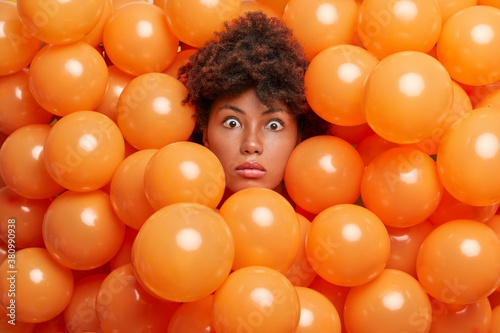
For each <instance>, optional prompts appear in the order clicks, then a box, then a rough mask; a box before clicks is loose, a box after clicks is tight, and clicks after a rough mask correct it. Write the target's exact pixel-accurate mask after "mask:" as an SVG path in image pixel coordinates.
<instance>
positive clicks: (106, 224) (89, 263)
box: [43, 190, 125, 270]
mask: <svg viewBox="0 0 500 333" xmlns="http://www.w3.org/2000/svg"><path fill="white" fill-rule="evenodd" d="M124 236H125V224H124V223H123V222H122V221H120V219H119V218H118V217H117V216H116V214H115V212H114V211H113V208H111V201H110V200H109V195H107V194H106V193H104V192H102V191H100V190H96V191H92V192H84V193H82V192H73V191H66V192H64V193H63V194H61V195H59V196H58V197H57V198H56V199H54V201H53V202H52V203H51V205H50V206H49V208H48V209H47V212H46V213H45V217H44V220H43V239H44V241H45V246H46V247H47V250H48V251H49V252H50V254H51V255H52V256H53V257H54V258H55V259H56V260H57V261H58V262H60V263H61V264H62V265H64V266H66V267H69V268H71V269H76V270H89V269H92V268H96V267H99V266H102V265H104V264H105V263H107V262H108V261H109V260H110V259H111V258H113V256H114V255H115V254H116V253H117V252H118V250H119V249H120V246H121V244H122V242H123V238H124Z"/></svg>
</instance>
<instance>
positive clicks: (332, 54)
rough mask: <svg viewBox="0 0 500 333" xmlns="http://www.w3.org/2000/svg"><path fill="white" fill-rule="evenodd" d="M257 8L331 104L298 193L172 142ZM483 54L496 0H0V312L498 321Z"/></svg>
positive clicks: (177, 319) (307, 147) (490, 80)
mask: <svg viewBox="0 0 500 333" xmlns="http://www.w3.org/2000/svg"><path fill="white" fill-rule="evenodd" d="M251 10H261V11H264V12H265V13H267V14H268V15H269V16H274V17H278V18H281V19H283V21H284V22H285V23H286V24H287V25H288V26H289V27H290V28H291V29H293V32H294V35H295V36H296V37H297V39H298V40H299V42H300V43H301V44H302V45H303V47H304V50H305V53H306V55H307V57H308V59H309V60H310V66H309V68H308V70H307V73H306V77H305V83H306V87H307V99H308V102H309V104H310V105H311V107H312V109H313V110H314V111H315V112H316V113H317V114H318V115H319V116H320V117H322V118H323V119H325V120H327V121H328V122H330V123H331V134H333V136H331V135H325V136H319V137H314V138H311V139H308V140H305V141H303V142H301V143H300V144H299V145H298V146H297V147H296V149H295V150H294V151H293V152H292V155H291V156H290V159H289V161H288V164H287V168H286V172H285V179H284V181H285V185H286V188H287V190H288V192H289V194H290V197H291V199H292V200H293V201H294V202H295V203H296V204H297V209H294V208H293V207H292V205H291V204H290V203H289V202H288V201H287V200H286V199H285V198H284V197H282V196H281V195H280V194H278V193H276V192H274V191H271V190H267V189H247V190H242V191H240V192H237V193H235V194H234V195H232V196H231V197H229V198H228V199H227V200H226V201H224V202H223V203H222V205H220V204H221V200H222V197H223V194H224V188H225V179H224V171H223V169H222V166H221V164H220V162H219V161H218V160H217V158H215V155H213V154H212V153H211V152H210V151H209V150H208V149H206V148H205V147H203V146H201V145H198V144H195V143H193V142H189V138H190V136H191V134H192V132H193V130H194V127H195V123H194V121H193V120H192V117H191V116H192V114H193V112H194V110H193V109H192V108H191V107H190V106H189V105H184V104H182V100H183V99H184V97H185V95H186V89H185V87H184V86H183V85H182V83H180V82H179V81H178V80H177V78H176V72H177V69H178V68H179V67H180V66H181V65H182V64H184V63H186V61H188V58H189V56H190V55H192V54H193V53H194V52H196V48H198V47H200V46H202V45H203V43H204V42H205V41H206V40H208V39H209V38H211V36H212V35H213V32H214V31H217V30H218V29H220V28H221V27H222V23H223V22H224V21H225V20H230V19H233V18H235V17H237V16H239V15H240V14H241V13H242V12H245V11H251ZM499 59H500V1H499V0H461V1H454V0H453V1H452V0H426V1H417V0H364V1H361V0H289V1H287V0H166V1H149V2H145V1H139V0H136V1H131V0H65V1H62V0H18V1H17V2H16V1H4V0H1V1H0V142H1V148H0V174H1V179H0V263H1V265H0V332H36V333H40V332H96V333H97V332H104V333H107V332H120V333H125V332H169V333H171V332H182V333H185V332H219V333H226V332H261V333H267V332H272V333H279V332H283V333H285V332H289V333H293V332H301V333H303V332H314V333H318V332H348V333H361V332H370V333H374V332H384V333H388V332H415V333H417V332H419V333H423V332H433V333H442V332H453V333H456V332H471V333H472V332H484V333H492V332H500V292H499V291H498V288H499V287H500V215H499V214H498V213H499V211H498V208H499V205H500V61H499ZM218 206H220V210H214V208H216V207H218ZM14 323H15V325H13V324H14Z"/></svg>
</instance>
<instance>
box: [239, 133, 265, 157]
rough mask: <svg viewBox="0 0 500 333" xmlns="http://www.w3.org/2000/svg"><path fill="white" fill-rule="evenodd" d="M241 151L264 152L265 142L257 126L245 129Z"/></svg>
mask: <svg viewBox="0 0 500 333" xmlns="http://www.w3.org/2000/svg"><path fill="white" fill-rule="evenodd" d="M242 134H243V137H242V142H241V146H240V152H241V153H242V154H262V151H263V144H262V138H261V135H260V133H259V132H258V130H257V129H255V128H250V129H247V130H246V131H244V132H243V133H242Z"/></svg>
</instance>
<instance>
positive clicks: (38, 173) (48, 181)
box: [0, 124, 64, 199]
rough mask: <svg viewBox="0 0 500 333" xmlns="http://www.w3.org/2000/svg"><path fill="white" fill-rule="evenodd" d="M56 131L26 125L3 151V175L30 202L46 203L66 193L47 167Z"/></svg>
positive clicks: (0, 157)
mask: <svg viewBox="0 0 500 333" xmlns="http://www.w3.org/2000/svg"><path fill="white" fill-rule="evenodd" d="M51 129H52V127H51V126H50V125H45V124H39V125H36V124H35V125H26V126H24V127H21V128H20V129H18V130H16V131H15V132H14V133H12V134H11V135H9V137H8V138H7V140H5V142H4V143H3V145H2V147H1V148H0V173H1V174H2V178H3V180H4V181H5V184H7V186H9V187H10V188H11V189H12V190H13V191H14V192H16V193H17V194H19V195H21V196H23V197H26V198H30V199H46V198H50V197H52V196H54V195H56V194H59V193H61V192H62V191H64V188H63V187H62V186H61V185H60V184H58V183H57V182H56V181H55V180H54V179H52V177H51V176H50V174H49V173H48V172H47V169H46V167H45V164H44V158H43V154H44V145H45V140H46V139H47V137H48V136H49V133H50V130H51Z"/></svg>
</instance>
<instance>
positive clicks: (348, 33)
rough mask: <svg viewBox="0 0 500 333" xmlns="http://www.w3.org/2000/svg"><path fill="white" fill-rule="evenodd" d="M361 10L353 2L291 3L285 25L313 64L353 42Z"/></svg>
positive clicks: (316, 0) (292, 0) (307, 0)
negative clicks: (320, 55) (324, 53)
mask: <svg viewBox="0 0 500 333" xmlns="http://www.w3.org/2000/svg"><path fill="white" fill-rule="evenodd" d="M357 15H358V6H357V5H356V1H354V0H290V1H288V3H287V5H286V7H285V11H284V13H283V21H284V22H285V24H286V25H287V26H288V27H290V29H292V30H293V34H294V35H295V37H296V38H297V40H298V41H299V43H300V44H301V45H302V46H303V48H304V52H305V54H306V56H307V58H308V59H309V61H310V60H312V59H313V58H314V57H315V56H316V55H317V54H318V53H320V52H321V51H323V50H325V49H327V48H329V47H331V46H335V45H341V44H350V43H351V42H352V41H353V39H354V32H355V28H356V19H357Z"/></svg>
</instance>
